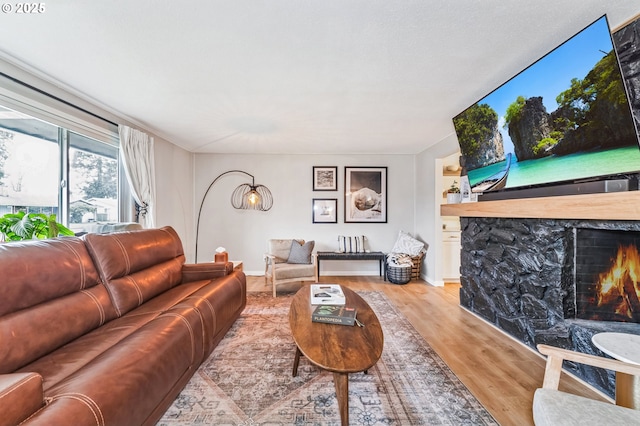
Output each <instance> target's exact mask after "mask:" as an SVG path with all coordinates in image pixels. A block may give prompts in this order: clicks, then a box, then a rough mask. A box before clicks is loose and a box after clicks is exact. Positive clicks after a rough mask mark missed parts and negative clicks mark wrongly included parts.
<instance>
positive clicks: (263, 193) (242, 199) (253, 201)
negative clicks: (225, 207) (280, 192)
mask: <svg viewBox="0 0 640 426" xmlns="http://www.w3.org/2000/svg"><path fill="white" fill-rule="evenodd" d="M231 205H232V206H233V207H234V208H236V209H241V210H260V211H263V212H266V211H267V210H269V209H270V208H271V207H273V196H272V195H271V191H269V188H267V187H266V186H264V185H249V184H248V183H244V184H242V185H240V186H238V187H237V188H236V189H235V190H234V191H233V193H232V194H231Z"/></svg>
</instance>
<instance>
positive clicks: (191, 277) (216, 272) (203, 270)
mask: <svg viewBox="0 0 640 426" xmlns="http://www.w3.org/2000/svg"><path fill="white" fill-rule="evenodd" d="M232 272H233V262H224V263H223V262H217V263H216V262H206V263H186V264H184V265H182V282H183V283H185V282H191V281H198V280H210V279H211V278H220V277H224V276H225V275H229V274H230V273H232Z"/></svg>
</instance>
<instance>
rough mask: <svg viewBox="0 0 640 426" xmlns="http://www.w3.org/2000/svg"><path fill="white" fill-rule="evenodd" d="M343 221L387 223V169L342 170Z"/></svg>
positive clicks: (356, 168)
mask: <svg viewBox="0 0 640 426" xmlns="http://www.w3.org/2000/svg"><path fill="white" fill-rule="evenodd" d="M344 221H345V223H347V222H360V223H367V222H371V223H387V168H386V167H345V168H344Z"/></svg>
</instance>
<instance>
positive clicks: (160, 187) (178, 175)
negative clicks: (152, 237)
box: [154, 137, 194, 259]
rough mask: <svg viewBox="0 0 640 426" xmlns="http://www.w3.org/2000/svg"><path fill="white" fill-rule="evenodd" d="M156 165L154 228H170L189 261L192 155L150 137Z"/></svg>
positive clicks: (191, 241) (191, 229) (191, 256)
mask: <svg viewBox="0 0 640 426" xmlns="http://www.w3.org/2000/svg"><path fill="white" fill-rule="evenodd" d="M154 147H155V164H156V203H157V208H156V227H161V226H166V225H169V226H172V227H173V228H174V229H175V230H176V232H177V233H178V235H179V236H180V239H181V240H182V245H183V247H184V251H185V255H186V256H187V259H192V258H193V246H194V244H193V229H194V225H193V223H194V219H193V217H194V213H193V154H192V153H190V152H189V151H186V150H184V149H182V148H180V147H178V146H176V145H174V144H172V143H170V142H167V141H165V140H163V139H160V138H158V137H154Z"/></svg>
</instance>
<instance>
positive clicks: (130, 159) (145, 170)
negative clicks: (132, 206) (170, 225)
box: [118, 125, 156, 228]
mask: <svg viewBox="0 0 640 426" xmlns="http://www.w3.org/2000/svg"><path fill="white" fill-rule="evenodd" d="M118 133H119V134H120V152H121V155H122V162H123V164H124V170H125V172H126V175H127V180H128V181H129V186H130V187H131V192H132V194H133V198H134V200H135V201H136V203H137V204H138V206H140V207H139V210H138V222H139V223H140V224H141V225H142V227H143V228H154V227H155V224H156V220H155V211H156V179H155V176H156V166H155V161H154V156H153V138H152V137H149V135H147V134H146V133H144V132H141V131H140V130H136V129H132V128H131V127H128V126H123V125H119V126H118Z"/></svg>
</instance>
